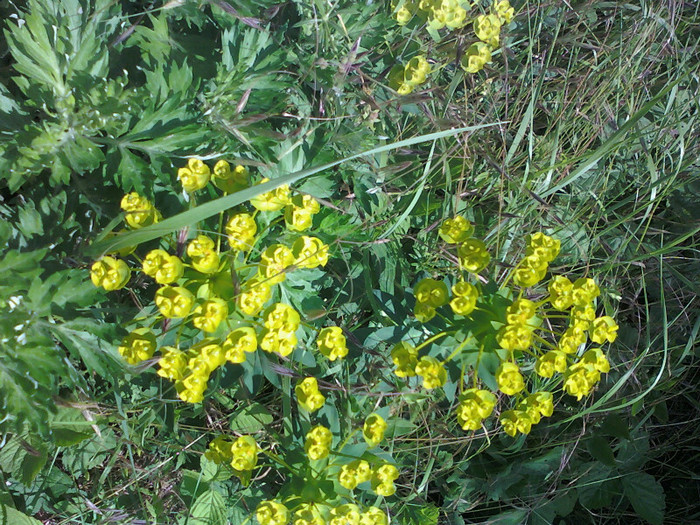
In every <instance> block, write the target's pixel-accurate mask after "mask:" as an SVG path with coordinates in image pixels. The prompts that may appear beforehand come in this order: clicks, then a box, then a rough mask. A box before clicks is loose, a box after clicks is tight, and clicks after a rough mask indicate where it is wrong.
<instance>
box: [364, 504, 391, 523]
mask: <svg viewBox="0 0 700 525" xmlns="http://www.w3.org/2000/svg"><path fill="white" fill-rule="evenodd" d="M360 525H389V517H388V516H387V514H386V512H384V511H383V510H382V509H380V508H378V507H369V508H368V509H367V510H366V511H364V512H363V513H362V515H361V516H360Z"/></svg>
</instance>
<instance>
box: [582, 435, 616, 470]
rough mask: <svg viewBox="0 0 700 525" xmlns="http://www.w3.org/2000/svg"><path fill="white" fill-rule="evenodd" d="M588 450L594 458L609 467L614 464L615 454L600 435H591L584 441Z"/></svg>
mask: <svg viewBox="0 0 700 525" xmlns="http://www.w3.org/2000/svg"><path fill="white" fill-rule="evenodd" d="M586 446H587V448H588V452H589V453H590V454H591V456H593V457H594V458H595V459H597V460H598V461H600V462H601V463H603V464H604V465H607V466H609V467H614V466H615V454H614V453H613V451H612V448H611V447H610V443H608V440H607V439H605V438H604V437H602V436H592V437H591V438H590V439H589V440H588V441H587V443H586Z"/></svg>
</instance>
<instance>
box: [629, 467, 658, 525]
mask: <svg viewBox="0 0 700 525" xmlns="http://www.w3.org/2000/svg"><path fill="white" fill-rule="evenodd" d="M622 486H623V487H624V489H625V496H627V498H628V499H629V500H630V503H632V507H633V508H634V510H635V512H636V513H637V514H638V515H639V517H641V518H643V519H645V520H647V521H648V522H649V523H651V524H652V525H661V524H662V523H663V521H664V514H665V510H666V496H665V494H664V489H663V487H662V486H661V484H660V483H659V482H658V481H656V479H654V476H652V475H651V474H647V473H645V472H632V473H630V474H628V475H627V476H624V477H623V478H622Z"/></svg>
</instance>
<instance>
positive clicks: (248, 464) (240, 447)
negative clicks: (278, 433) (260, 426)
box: [231, 436, 258, 472]
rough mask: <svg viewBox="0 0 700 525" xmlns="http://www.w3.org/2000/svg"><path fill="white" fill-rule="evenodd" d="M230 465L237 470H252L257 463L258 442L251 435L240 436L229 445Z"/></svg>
mask: <svg viewBox="0 0 700 525" xmlns="http://www.w3.org/2000/svg"><path fill="white" fill-rule="evenodd" d="M231 455H232V459H231V466H232V467H233V469H234V470H236V471H238V472H245V471H249V470H253V469H254V468H255V465H257V464H258V444H257V443H256V442H255V438H254V437H253V436H241V437H239V438H238V439H237V440H236V441H234V443H233V444H232V445H231Z"/></svg>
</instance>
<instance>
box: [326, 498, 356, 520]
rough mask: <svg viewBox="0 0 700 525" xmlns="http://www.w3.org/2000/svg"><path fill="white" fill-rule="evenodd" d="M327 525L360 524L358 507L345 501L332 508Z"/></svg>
mask: <svg viewBox="0 0 700 525" xmlns="http://www.w3.org/2000/svg"><path fill="white" fill-rule="evenodd" d="M328 525H360V507H358V506H357V505H355V504H354V503H345V504H343V505H340V506H339V507H335V508H332V509H331V521H329V522H328Z"/></svg>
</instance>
